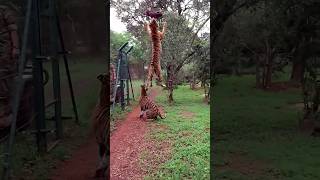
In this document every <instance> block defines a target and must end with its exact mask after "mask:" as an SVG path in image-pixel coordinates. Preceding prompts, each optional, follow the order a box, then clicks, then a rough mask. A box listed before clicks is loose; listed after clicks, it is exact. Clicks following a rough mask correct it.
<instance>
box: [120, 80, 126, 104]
mask: <svg viewBox="0 0 320 180" xmlns="http://www.w3.org/2000/svg"><path fill="white" fill-rule="evenodd" d="M120 91H121V97H120V102H121V109H122V110H124V108H125V103H124V87H123V80H120Z"/></svg>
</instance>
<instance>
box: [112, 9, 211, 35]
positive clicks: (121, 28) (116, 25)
mask: <svg viewBox="0 0 320 180" xmlns="http://www.w3.org/2000/svg"><path fill="white" fill-rule="evenodd" d="M110 29H111V30H112V31H115V32H125V31H127V28H126V26H125V24H124V23H123V22H121V20H120V19H119V18H118V17H117V13H116V10H115V8H112V7H111V8H110ZM203 32H210V20H209V21H208V22H207V23H206V25H205V26H204V27H203V29H202V30H201V31H200V33H203Z"/></svg>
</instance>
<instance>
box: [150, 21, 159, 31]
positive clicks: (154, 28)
mask: <svg viewBox="0 0 320 180" xmlns="http://www.w3.org/2000/svg"><path fill="white" fill-rule="evenodd" d="M149 26H150V30H151V31H152V32H157V30H158V24H157V21H156V20H155V19H152V21H151V23H150V25H149Z"/></svg>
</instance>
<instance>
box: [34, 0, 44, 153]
mask: <svg viewBox="0 0 320 180" xmlns="http://www.w3.org/2000/svg"><path fill="white" fill-rule="evenodd" d="M33 18H34V25H33V27H34V40H33V49H34V52H33V78H34V81H33V82H34V87H35V91H34V93H35V121H36V129H37V132H36V136H37V145H38V151H39V152H40V153H44V152H46V151H47V138H46V132H45V128H46V124H45V109H44V106H45V103H44V88H43V73H42V72H43V67H42V60H43V59H44V58H43V57H41V54H42V48H41V31H40V29H41V28H40V1H39V0H34V17H33Z"/></svg>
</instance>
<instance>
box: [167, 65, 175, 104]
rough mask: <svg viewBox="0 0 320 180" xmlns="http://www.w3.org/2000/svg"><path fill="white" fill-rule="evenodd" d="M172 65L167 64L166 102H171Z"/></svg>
mask: <svg viewBox="0 0 320 180" xmlns="http://www.w3.org/2000/svg"><path fill="white" fill-rule="evenodd" d="M173 70H174V68H173V65H172V64H169V65H168V66H167V87H168V94H169V95H168V102H169V104H171V103H173V101H174V100H173Z"/></svg>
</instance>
